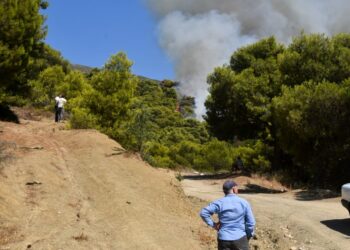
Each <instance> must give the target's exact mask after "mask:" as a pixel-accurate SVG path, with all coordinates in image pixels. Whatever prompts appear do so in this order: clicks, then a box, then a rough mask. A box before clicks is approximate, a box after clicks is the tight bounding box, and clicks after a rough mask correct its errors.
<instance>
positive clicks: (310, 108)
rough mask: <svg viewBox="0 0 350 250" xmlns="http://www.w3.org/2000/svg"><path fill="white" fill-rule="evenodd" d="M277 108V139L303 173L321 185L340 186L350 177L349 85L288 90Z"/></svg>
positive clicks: (302, 86)
mask: <svg viewBox="0 0 350 250" xmlns="http://www.w3.org/2000/svg"><path fill="white" fill-rule="evenodd" d="M273 106H274V118H275V122H276V127H277V128H278V129H277V138H278V140H279V142H280V145H281V147H282V149H283V150H284V151H285V152H287V153H288V154H290V155H292V156H293V160H294V164H295V167H296V168H297V169H298V170H299V171H300V172H301V173H304V175H305V174H306V175H307V176H309V178H310V179H311V180H312V181H313V182H314V183H317V184H318V185H324V184H326V183H327V181H329V180H332V181H334V183H338V184H340V182H341V181H345V179H346V178H349V177H350V175H349V172H350V171H349V170H350V169H349V167H348V162H349V160H350V158H349V153H350V147H349V145H350V144H349V143H350V133H349V130H348V129H347V127H348V124H349V122H350V89H349V87H348V86H347V85H346V84H345V85H337V84H334V83H329V82H323V83H319V84H315V83H313V82H309V83H307V84H304V85H300V86H296V87H294V88H287V87H286V88H284V89H283V94H282V96H281V97H276V98H275V99H274V101H273ZM340 173H343V174H345V173H347V174H345V176H344V175H340Z"/></svg>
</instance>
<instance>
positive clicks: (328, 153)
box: [205, 34, 350, 186]
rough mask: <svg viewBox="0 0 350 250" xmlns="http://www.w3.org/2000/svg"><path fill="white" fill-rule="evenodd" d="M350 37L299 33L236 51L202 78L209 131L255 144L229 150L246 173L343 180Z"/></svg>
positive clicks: (348, 159)
mask: <svg viewBox="0 0 350 250" xmlns="http://www.w3.org/2000/svg"><path fill="white" fill-rule="evenodd" d="M349 79H350V35H349V34H339V35H336V36H334V37H332V38H328V37H326V36H325V35H319V34H315V35H305V34H301V35H300V36H299V37H296V38H294V40H293V42H292V43H291V44H290V45H289V46H288V47H287V48H284V47H283V46H281V45H278V44H277V43H276V42H275V40H274V39H273V38H268V39H263V40H261V41H259V42H257V43H255V44H252V45H249V46H246V47H243V48H241V49H239V50H237V51H236V52H235V53H234V54H233V55H232V57H231V62H230V66H226V65H224V66H223V67H220V68H216V69H215V70H214V72H213V73H212V74H211V75H210V76H209V77H208V83H209V92H210V95H209V97H208V99H207V101H206V103H205V105H206V107H207V114H206V117H205V120H206V121H207V122H208V127H209V130H210V132H211V134H212V135H214V136H216V137H218V138H219V139H223V140H227V141H233V142H236V141H237V140H238V141H240V140H242V139H243V140H253V141H257V142H259V143H257V144H254V145H255V146H254V145H253V144H249V145H248V146H247V145H244V146H239V147H235V148H234V150H233V155H234V157H236V156H237V155H242V157H243V158H244V161H246V162H247V164H248V165H249V166H250V168H252V170H253V171H260V170H263V171H265V170H269V169H270V163H269V161H271V162H272V163H273V165H272V169H280V170H288V171H289V172H290V173H292V174H293V175H294V177H296V178H299V180H303V181H310V180H311V181H313V182H314V183H316V182H317V184H318V185H321V186H322V185H323V186H324V185H325V184H326V183H327V181H331V182H332V183H338V184H340V183H341V182H342V181H346V178H348V179H349V174H348V173H350V171H349V168H348V165H349V163H350V157H348V155H349V145H350V144H349V143H350V140H349V133H348V132H347V131H348V130H347V129H346V124H348V123H349V120H348V117H349V112H350V109H349V108H350V106H349V99H348V98H349V94H348V93H349V92H350V91H349V89H350V88H349V87H350V85H349V84H350V80H349Z"/></svg>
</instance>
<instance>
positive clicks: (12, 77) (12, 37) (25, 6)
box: [0, 0, 47, 95]
mask: <svg viewBox="0 0 350 250" xmlns="http://www.w3.org/2000/svg"><path fill="white" fill-rule="evenodd" d="M42 7H47V3H45V2H43V1H41V0H2V1H1V2H0V24H1V25H0V26H1V29H0V81H1V82H0V88H2V90H3V91H6V92H8V93H10V94H14V95H15V94H21V95H25V94H26V93H27V90H28V87H27V85H26V83H27V81H26V79H27V77H26V68H27V66H28V64H29V62H30V60H31V58H35V57H36V56H37V51H40V50H41V49H42V47H43V39H44V37H45V35H46V29H45V28H43V23H44V17H43V15H41V14H40V13H39V10H40V8H42Z"/></svg>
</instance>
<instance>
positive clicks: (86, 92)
mask: <svg viewBox="0 0 350 250" xmlns="http://www.w3.org/2000/svg"><path fill="white" fill-rule="evenodd" d="M131 66H132V62H131V61H130V60H128V59H127V57H126V55H125V54H124V53H118V54H116V55H113V56H112V57H111V58H110V60H109V61H108V62H107V63H106V65H105V66H104V68H103V69H102V70H100V71H97V72H95V73H94V74H93V75H92V77H91V80H90V84H91V86H89V85H87V84H86V83H85V78H84V77H83V76H82V75H81V73H78V72H75V73H71V74H70V75H68V76H67V79H69V80H70V82H69V84H68V85H62V86H61V90H67V93H70V94H71V95H72V96H75V95H77V97H76V98H75V99H73V100H71V102H72V103H73V104H74V105H75V106H73V105H70V107H71V109H72V110H73V114H72V124H71V125H72V126H73V127H75V128H78V127H79V126H83V127H84V126H85V125H84V121H87V123H88V124H89V125H88V126H89V127H95V128H97V129H100V130H102V131H104V132H105V133H107V134H108V135H110V136H112V137H114V138H119V136H120V134H121V129H122V128H123V125H122V123H127V122H128V121H129V118H130V112H129V109H130V106H131V104H132V99H133V96H134V92H135V88H136V84H137V81H138V79H137V78H136V77H135V76H134V75H132V73H131V71H130V67H131ZM82 90H83V91H82ZM80 92H82V94H81V95H79V96H78V93H80ZM75 108H78V109H75Z"/></svg>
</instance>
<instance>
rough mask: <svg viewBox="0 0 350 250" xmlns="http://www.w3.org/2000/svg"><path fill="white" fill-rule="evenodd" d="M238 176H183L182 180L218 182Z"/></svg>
mask: <svg viewBox="0 0 350 250" xmlns="http://www.w3.org/2000/svg"><path fill="white" fill-rule="evenodd" d="M238 176H240V175H239V174H232V173H222V174H202V175H183V176H182V178H184V179H187V180H212V179H216V180H220V179H227V178H234V177H238Z"/></svg>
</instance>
